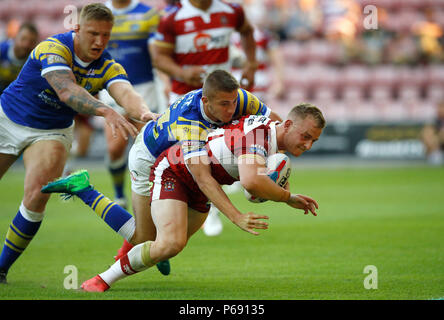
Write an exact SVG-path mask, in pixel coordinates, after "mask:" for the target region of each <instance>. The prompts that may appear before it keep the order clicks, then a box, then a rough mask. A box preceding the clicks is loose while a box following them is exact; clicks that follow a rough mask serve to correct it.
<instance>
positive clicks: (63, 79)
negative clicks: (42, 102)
mask: <svg viewBox="0 0 444 320" xmlns="http://www.w3.org/2000/svg"><path fill="white" fill-rule="evenodd" d="M44 77H45V79H46V80H47V81H48V83H49V85H50V86H51V87H52V88H53V89H54V91H55V92H56V94H57V96H58V97H59V99H60V101H62V102H64V103H65V104H67V105H68V106H70V107H71V108H72V109H74V110H75V111H77V112H78V113H81V114H89V115H95V116H101V117H104V118H105V120H106V123H107V125H109V126H110V127H111V130H112V132H113V135H114V136H115V135H116V129H117V130H119V131H120V132H121V133H122V135H123V136H124V137H125V138H127V137H128V135H127V133H129V134H131V135H132V136H133V137H135V136H136V135H137V129H136V128H135V127H134V126H133V125H132V124H130V123H129V122H128V121H126V120H125V118H124V117H122V116H121V115H120V114H119V113H117V112H116V111H114V110H113V109H112V108H110V107H108V106H107V105H106V104H104V103H103V102H101V101H100V100H98V99H96V98H94V97H93V96H92V95H91V94H90V93H89V92H88V91H86V90H85V89H84V88H82V87H81V86H79V85H78V84H77V83H76V79H75V77H74V74H73V73H72V71H70V70H54V71H50V72H48V73H46V74H45V75H44Z"/></svg>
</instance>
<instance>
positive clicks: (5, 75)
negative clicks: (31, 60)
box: [0, 39, 26, 94]
mask: <svg viewBox="0 0 444 320" xmlns="http://www.w3.org/2000/svg"><path fill="white" fill-rule="evenodd" d="M25 61H26V59H23V60H19V59H17V58H16V57H15V54H14V40H12V39H9V40H6V41H3V42H1V43H0V94H1V93H2V92H3V90H4V89H6V87H7V86H8V85H9V84H10V83H11V82H12V81H14V80H15V79H16V78H17V76H18V75H19V73H20V70H21V69H22V67H23V65H24V64H25Z"/></svg>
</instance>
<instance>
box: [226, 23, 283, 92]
mask: <svg viewBox="0 0 444 320" xmlns="http://www.w3.org/2000/svg"><path fill="white" fill-rule="evenodd" d="M253 36H254V40H255V42H256V61H257V62H258V63H259V66H258V69H257V70H256V73H255V74H254V87H253V89H251V92H253V93H254V94H255V95H257V96H259V97H260V99H264V95H265V93H266V92H267V90H268V88H269V86H270V80H271V74H270V68H269V66H270V59H269V56H268V50H270V49H271V48H273V47H277V46H278V45H279V43H278V42H277V41H276V40H275V39H274V38H273V37H272V35H271V34H270V33H268V32H266V31H262V30H260V29H258V28H255V29H254V33H253ZM231 41H232V45H234V46H236V47H237V48H240V47H241V42H240V37H239V35H238V34H237V33H235V34H233V36H232V38H231ZM232 73H233V75H234V77H235V78H236V79H237V80H238V81H240V80H241V77H242V69H240V68H232Z"/></svg>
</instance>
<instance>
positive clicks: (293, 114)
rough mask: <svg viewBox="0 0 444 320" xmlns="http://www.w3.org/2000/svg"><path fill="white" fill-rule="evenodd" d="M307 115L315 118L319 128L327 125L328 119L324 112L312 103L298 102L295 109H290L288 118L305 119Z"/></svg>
mask: <svg viewBox="0 0 444 320" xmlns="http://www.w3.org/2000/svg"><path fill="white" fill-rule="evenodd" d="M307 116H312V117H313V119H314V120H315V121H316V126H317V127H318V128H319V129H323V128H324V127H325V124H326V121H325V118H324V115H323V114H322V111H321V110H320V109H319V108H318V107H316V106H315V105H313V104H311V103H300V104H298V105H297V106H295V107H294V108H293V109H291V110H290V112H289V113H288V116H287V119H290V120H293V121H295V120H297V119H301V120H304V119H305V118H306V117H307Z"/></svg>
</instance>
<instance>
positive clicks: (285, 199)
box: [280, 190, 291, 203]
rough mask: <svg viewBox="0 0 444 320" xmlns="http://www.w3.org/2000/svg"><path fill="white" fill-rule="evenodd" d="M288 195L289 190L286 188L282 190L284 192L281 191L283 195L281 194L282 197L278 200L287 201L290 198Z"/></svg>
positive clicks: (289, 194)
mask: <svg viewBox="0 0 444 320" xmlns="http://www.w3.org/2000/svg"><path fill="white" fill-rule="evenodd" d="M290 197H291V192H290V191H288V190H284V193H283V195H282V197H281V199H280V202H285V203H287V202H288V200H290Z"/></svg>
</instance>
